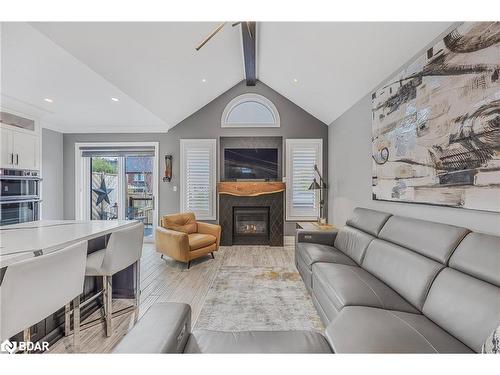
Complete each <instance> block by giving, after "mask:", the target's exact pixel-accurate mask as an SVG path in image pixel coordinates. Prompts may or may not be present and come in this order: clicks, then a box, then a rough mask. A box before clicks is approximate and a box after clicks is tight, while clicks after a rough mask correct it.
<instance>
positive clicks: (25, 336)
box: [23, 327, 31, 354]
mask: <svg viewBox="0 0 500 375" xmlns="http://www.w3.org/2000/svg"><path fill="white" fill-rule="evenodd" d="M23 341H24V343H25V344H26V345H28V343H29V342H30V341H31V327H28V328H26V329H25V330H24V331H23ZM29 353H30V351H29V350H28V349H26V350H25V351H24V354H29Z"/></svg>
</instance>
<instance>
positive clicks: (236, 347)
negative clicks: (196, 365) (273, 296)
mask: <svg viewBox="0 0 500 375" xmlns="http://www.w3.org/2000/svg"><path fill="white" fill-rule="evenodd" d="M184 352H185V353H331V352H332V351H331V349H330V345H328V342H327V341H326V339H325V337H324V336H323V335H321V334H320V333H319V332H314V331H243V332H220V331H204V330H202V331H195V332H194V333H192V334H191V336H190V337H189V340H188V343H187V345H186V348H185V351H184Z"/></svg>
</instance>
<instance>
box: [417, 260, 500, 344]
mask: <svg viewBox="0 0 500 375" xmlns="http://www.w3.org/2000/svg"><path fill="white" fill-rule="evenodd" d="M423 313H424V315H425V316H427V317H428V318H429V319H431V320H432V321H433V322H435V323H436V324H439V325H440V326H441V327H443V329H445V330H446V331H448V332H449V333H451V334H452V335H453V336H455V337H456V338H457V339H459V340H460V341H462V342H463V343H465V344H467V345H468V346H469V347H470V348H472V349H473V350H475V351H476V352H480V351H481V346H482V345H483V343H484V341H485V340H486V338H487V337H488V335H489V334H490V333H491V331H493V330H494V329H495V328H496V327H498V326H499V325H500V288H498V287H496V286H495V285H493V284H490V283H487V282H484V281H481V280H478V279H476V278H474V277H471V276H468V275H466V274H464V273H462V272H459V271H456V270H454V269H452V268H445V269H444V270H443V271H441V272H440V273H439V275H438V276H437V278H436V280H435V281H434V283H433V284H432V287H431V290H430V291H429V295H428V297H427V299H426V301H425V305H424V309H423Z"/></svg>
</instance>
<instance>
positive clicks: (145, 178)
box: [124, 156, 155, 239]
mask: <svg viewBox="0 0 500 375" xmlns="http://www.w3.org/2000/svg"><path fill="white" fill-rule="evenodd" d="M153 162H154V160H153V157H151V156H126V157H125V163H124V165H125V168H124V169H125V185H126V190H125V216H126V218H127V219H129V220H139V221H142V222H143V223H144V237H146V238H151V239H152V237H153V215H154V199H155V197H154V195H153Z"/></svg>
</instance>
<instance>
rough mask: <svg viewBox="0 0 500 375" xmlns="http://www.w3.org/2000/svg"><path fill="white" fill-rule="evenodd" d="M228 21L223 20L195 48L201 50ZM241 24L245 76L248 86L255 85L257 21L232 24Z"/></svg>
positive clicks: (234, 24)
mask: <svg viewBox="0 0 500 375" xmlns="http://www.w3.org/2000/svg"><path fill="white" fill-rule="evenodd" d="M226 23H227V22H222V23H221V24H220V25H219V26H217V27H216V28H215V29H214V30H213V31H212V32H211V33H210V34H208V36H207V37H206V38H205V39H203V40H202V41H201V43H200V44H198V45H197V46H196V47H195V49H196V51H199V50H200V49H201V48H202V47H203V46H204V45H205V44H207V43H208V41H209V40H210V39H212V38H213V37H214V36H215V35H216V34H217V33H218V32H219V31H221V30H222V28H223V27H224V26H225V25H226ZM238 25H241V41H242V44H243V59H244V65H245V76H246V83H247V86H255V83H256V81H257V69H256V65H257V63H256V48H257V47H256V39H257V38H256V35H257V29H256V22H250V21H239V22H235V23H233V24H232V26H233V27H235V26H238Z"/></svg>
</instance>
